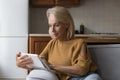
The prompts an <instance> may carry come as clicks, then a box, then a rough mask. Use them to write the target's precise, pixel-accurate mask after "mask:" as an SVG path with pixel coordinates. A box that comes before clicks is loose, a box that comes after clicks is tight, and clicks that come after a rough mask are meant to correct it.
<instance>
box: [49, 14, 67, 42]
mask: <svg viewBox="0 0 120 80" xmlns="http://www.w3.org/2000/svg"><path fill="white" fill-rule="evenodd" d="M48 24H49V34H50V36H51V37H52V38H56V39H60V40H66V33H67V32H66V31H67V24H65V23H61V22H58V21H57V20H56V19H55V17H54V15H52V14H50V15H49V18H48Z"/></svg>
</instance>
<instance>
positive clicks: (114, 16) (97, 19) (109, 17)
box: [29, 0, 120, 33]
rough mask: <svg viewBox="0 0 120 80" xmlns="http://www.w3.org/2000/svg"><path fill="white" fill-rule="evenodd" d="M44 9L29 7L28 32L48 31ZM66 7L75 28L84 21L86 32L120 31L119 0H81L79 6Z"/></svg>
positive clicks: (77, 28)
mask: <svg viewBox="0 0 120 80" xmlns="http://www.w3.org/2000/svg"><path fill="white" fill-rule="evenodd" d="M46 9H47V8H30V10H29V11H30V17H29V20H30V21H29V26H30V27H29V32H30V33H47V32H48V26H47V18H46V13H45V12H46ZM68 9H69V11H70V12H71V14H72V16H73V19H74V22H75V29H76V30H79V25H80V24H81V23H84V25H85V32H86V33H95V32H98V33H120V0H81V5H80V6H79V7H72V8H68Z"/></svg>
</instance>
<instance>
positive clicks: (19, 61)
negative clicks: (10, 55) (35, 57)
mask: <svg viewBox="0 0 120 80" xmlns="http://www.w3.org/2000/svg"><path fill="white" fill-rule="evenodd" d="M32 63H33V61H32V59H31V58H30V57H29V56H28V55H21V53H20V52H19V53H17V54H16V65H17V66H18V67H21V68H24V69H28V70H31V67H30V66H29V65H30V64H32Z"/></svg>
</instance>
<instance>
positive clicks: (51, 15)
mask: <svg viewBox="0 0 120 80" xmlns="http://www.w3.org/2000/svg"><path fill="white" fill-rule="evenodd" d="M47 18H48V24H49V34H50V36H51V37H52V40H51V41H50V42H49V43H48V45H47V46H46V47H45V49H44V50H43V51H42V53H40V57H43V58H44V59H45V60H46V61H47V62H48V63H49V66H50V68H51V69H52V70H53V72H54V73H50V74H51V76H52V77H53V75H54V74H56V76H57V78H58V79H59V80H102V79H101V78H100V77H99V75H98V74H96V73H95V71H96V70H97V67H96V66H95V65H94V64H93V62H92V59H91V56H90V53H89V52H88V50H87V48H86V43H85V41H84V40H83V39H76V38H74V22H73V19H72V17H71V15H70V13H69V11H68V10H67V9H66V8H64V7H53V8H49V9H48V10H47ZM20 60H22V61H20ZM16 63H17V66H19V67H22V68H26V69H30V68H29V66H25V65H26V64H31V63H32V60H31V59H30V58H28V57H27V56H22V57H20V53H18V54H17V57H16ZM41 73H42V71H41V70H32V71H31V72H30V74H29V75H28V77H27V79H29V80H50V78H48V79H45V78H44V77H45V76H43V77H40V76H41V75H42V74H41ZM48 73H49V72H48ZM36 75H37V76H36ZM56 76H55V75H54V77H55V79H56V80H57V78H56ZM46 77H47V75H46ZM51 80H52V79H51Z"/></svg>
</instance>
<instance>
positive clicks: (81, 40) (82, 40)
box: [72, 38, 85, 43]
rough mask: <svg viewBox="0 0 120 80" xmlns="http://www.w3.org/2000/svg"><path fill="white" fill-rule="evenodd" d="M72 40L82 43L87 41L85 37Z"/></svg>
mask: <svg viewBox="0 0 120 80" xmlns="http://www.w3.org/2000/svg"><path fill="white" fill-rule="evenodd" d="M72 41H73V42H75V43H82V42H85V39H82V38H74V39H73V40H72Z"/></svg>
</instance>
